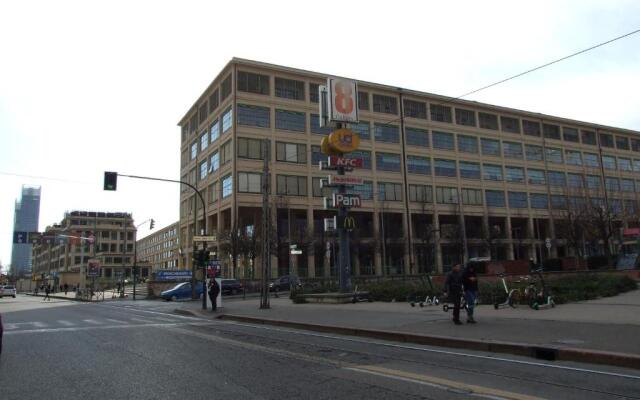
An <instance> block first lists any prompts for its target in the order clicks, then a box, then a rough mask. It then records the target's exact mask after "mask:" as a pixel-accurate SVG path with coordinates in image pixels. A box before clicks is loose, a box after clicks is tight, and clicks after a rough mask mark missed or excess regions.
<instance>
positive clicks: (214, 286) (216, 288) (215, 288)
mask: <svg viewBox="0 0 640 400" xmlns="http://www.w3.org/2000/svg"><path fill="white" fill-rule="evenodd" d="M219 293H220V285H218V281H216V280H215V278H213V279H211V282H209V299H210V300H211V311H216V309H217V308H218V294H219Z"/></svg>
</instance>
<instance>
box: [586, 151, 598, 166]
mask: <svg viewBox="0 0 640 400" xmlns="http://www.w3.org/2000/svg"><path fill="white" fill-rule="evenodd" d="M583 157H584V165H585V166H586V167H593V168H599V167H600V161H599V157H598V155H597V154H593V153H584V154H583Z"/></svg>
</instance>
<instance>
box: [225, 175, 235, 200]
mask: <svg viewBox="0 0 640 400" xmlns="http://www.w3.org/2000/svg"><path fill="white" fill-rule="evenodd" d="M231 193H233V178H232V177H231V175H227V176H225V177H224V178H222V198H223V199H225V198H227V197H229V196H231Z"/></svg>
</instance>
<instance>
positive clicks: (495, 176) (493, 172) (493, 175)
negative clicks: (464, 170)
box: [482, 164, 502, 181]
mask: <svg viewBox="0 0 640 400" xmlns="http://www.w3.org/2000/svg"><path fill="white" fill-rule="evenodd" d="M482 178H483V179H485V180H490V181H501V180H502V165H495V164H482Z"/></svg>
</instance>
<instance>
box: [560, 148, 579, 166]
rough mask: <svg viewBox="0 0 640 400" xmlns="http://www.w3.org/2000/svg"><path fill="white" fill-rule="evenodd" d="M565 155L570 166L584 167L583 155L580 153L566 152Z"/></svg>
mask: <svg viewBox="0 0 640 400" xmlns="http://www.w3.org/2000/svg"><path fill="white" fill-rule="evenodd" d="M564 155H565V158H566V159H567V164H568V165H582V153H580V152H579V151H573V150H565V151H564Z"/></svg>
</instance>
